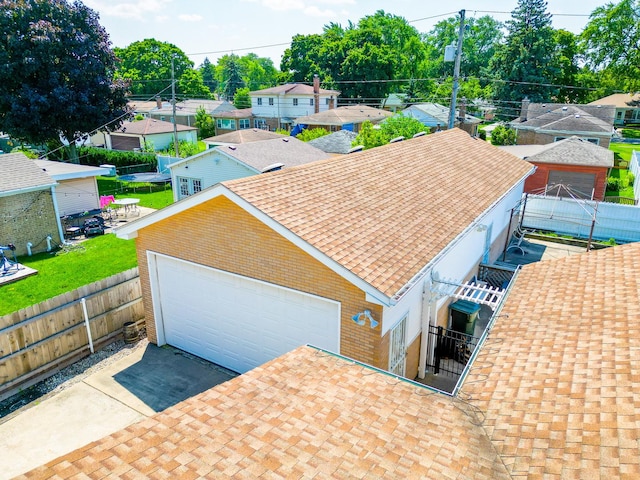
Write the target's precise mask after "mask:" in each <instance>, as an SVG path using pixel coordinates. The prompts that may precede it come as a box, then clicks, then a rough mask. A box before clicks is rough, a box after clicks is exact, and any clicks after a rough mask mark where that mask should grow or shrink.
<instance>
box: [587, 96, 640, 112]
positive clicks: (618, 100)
mask: <svg viewBox="0 0 640 480" xmlns="http://www.w3.org/2000/svg"><path fill="white" fill-rule="evenodd" d="M631 101H636V102H640V93H635V94H633V95H632V94H630V93H614V94H613V95H609V96H607V97H603V98H600V99H598V100H596V101H594V102H590V103H588V104H587V105H613V106H614V107H617V108H634V107H632V106H631V105H629V102H631ZM635 108H640V107H635Z"/></svg>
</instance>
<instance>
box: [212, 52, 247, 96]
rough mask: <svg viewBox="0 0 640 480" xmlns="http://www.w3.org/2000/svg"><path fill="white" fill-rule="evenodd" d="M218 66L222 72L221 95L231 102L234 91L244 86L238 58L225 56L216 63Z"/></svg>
mask: <svg viewBox="0 0 640 480" xmlns="http://www.w3.org/2000/svg"><path fill="white" fill-rule="evenodd" d="M218 66H219V68H220V69H221V71H222V80H221V82H220V83H221V84H222V85H223V89H222V94H223V96H224V98H225V99H226V100H229V101H233V96H234V95H235V93H236V90H238V89H239V88H243V87H245V86H246V85H245V83H244V80H242V74H243V72H242V67H241V65H240V62H239V59H238V56H237V55H225V56H224V57H223V58H221V59H220V61H219V62H218Z"/></svg>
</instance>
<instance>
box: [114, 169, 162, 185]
mask: <svg viewBox="0 0 640 480" xmlns="http://www.w3.org/2000/svg"><path fill="white" fill-rule="evenodd" d="M118 180H121V181H123V182H136V183H167V182H170V181H171V175H170V174H168V173H157V172H142V173H129V174H127V175H120V176H119V177H118Z"/></svg>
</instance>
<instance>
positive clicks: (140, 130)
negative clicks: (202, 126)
mask: <svg viewBox="0 0 640 480" xmlns="http://www.w3.org/2000/svg"><path fill="white" fill-rule="evenodd" d="M175 128H176V130H177V133H178V141H185V142H189V143H197V142H198V129H197V128H195V127H187V126H185V125H178V124H176V125H175ZM173 138H174V125H173V123H170V122H163V121H162V120H155V119H152V118H145V119H144V120H139V121H137V122H124V123H123V124H122V126H121V127H120V128H119V129H117V130H115V131H113V132H107V134H106V141H107V144H106V146H107V148H108V149H109V150H131V151H140V150H144V149H145V146H146V145H153V148H154V149H155V150H156V151H157V150H165V149H166V148H168V147H169V145H170V144H171V142H173Z"/></svg>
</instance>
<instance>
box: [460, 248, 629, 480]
mask: <svg viewBox="0 0 640 480" xmlns="http://www.w3.org/2000/svg"><path fill="white" fill-rule="evenodd" d="M639 264H640V243H634V244H629V245H623V246H617V247H613V248H608V249H605V250H598V251H591V252H588V253H585V254H582V255H576V256H571V257H567V258H564V259H560V260H554V261H544V262H538V263H535V264H531V265H526V266H524V267H523V268H522V271H521V272H520V274H519V275H518V277H517V279H516V282H515V284H514V286H513V288H512V291H511V292H510V293H509V294H508V297H507V300H506V302H505V305H504V308H503V309H502V311H501V312H500V313H501V314H500V316H499V317H498V319H497V320H496V322H495V325H494V327H493V329H492V330H491V333H490V335H489V338H488V340H487V343H486V344H485V346H484V347H483V348H482V350H481V351H480V353H479V355H478V357H477V359H476V361H475V363H474V364H473V368H472V369H471V373H470V375H469V376H468V378H467V380H466V382H465V384H464V385H463V388H462V395H463V398H466V399H468V401H469V402H470V403H471V404H472V405H473V406H474V407H475V408H477V409H478V412H480V413H481V414H482V416H483V418H484V421H483V427H484V429H485V430H486V431H487V434H488V435H489V437H490V438H491V440H492V442H493V444H494V445H495V447H496V449H497V450H498V452H499V453H500V454H501V455H502V457H503V458H504V461H505V464H506V465H507V468H508V469H509V471H510V473H511V474H512V476H513V477H514V478H543V477H544V478H558V479H559V478H581V479H582V478H603V479H604V478H629V479H632V478H634V479H635V478H640V446H639V444H638V441H639V439H640V422H639V419H640V320H639V319H640V276H638V271H637V266H638V265H639Z"/></svg>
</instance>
